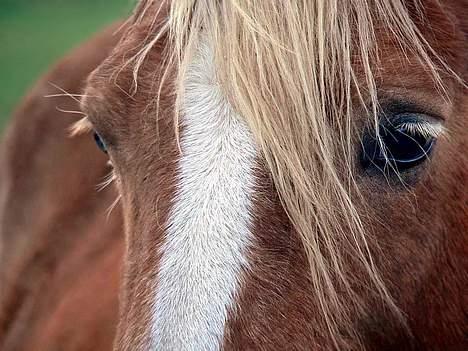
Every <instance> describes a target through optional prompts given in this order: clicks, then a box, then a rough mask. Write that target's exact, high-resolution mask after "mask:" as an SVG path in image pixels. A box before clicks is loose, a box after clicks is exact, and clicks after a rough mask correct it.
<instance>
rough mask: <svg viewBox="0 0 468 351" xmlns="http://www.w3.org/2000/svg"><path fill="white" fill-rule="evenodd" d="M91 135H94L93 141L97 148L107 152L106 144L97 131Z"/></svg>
mask: <svg viewBox="0 0 468 351" xmlns="http://www.w3.org/2000/svg"><path fill="white" fill-rule="evenodd" d="M93 136H94V141H95V142H96V145H97V146H98V148H99V149H100V150H101V151H102V152H104V153H105V154H107V146H106V143H105V142H104V140H103V139H102V137H101V136H100V135H99V133H98V132H94V133H93Z"/></svg>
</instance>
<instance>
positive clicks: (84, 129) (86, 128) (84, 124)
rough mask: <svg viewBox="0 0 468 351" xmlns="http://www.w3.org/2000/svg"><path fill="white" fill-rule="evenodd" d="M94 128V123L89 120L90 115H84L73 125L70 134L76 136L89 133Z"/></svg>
mask: <svg viewBox="0 0 468 351" xmlns="http://www.w3.org/2000/svg"><path fill="white" fill-rule="evenodd" d="M92 130H93V125H92V124H91V122H90V121H89V119H88V117H84V118H81V119H80V120H78V121H77V122H75V123H73V124H72V125H71V127H70V136H71V137H75V136H78V135H82V134H87V133H89V132H91V131H92Z"/></svg>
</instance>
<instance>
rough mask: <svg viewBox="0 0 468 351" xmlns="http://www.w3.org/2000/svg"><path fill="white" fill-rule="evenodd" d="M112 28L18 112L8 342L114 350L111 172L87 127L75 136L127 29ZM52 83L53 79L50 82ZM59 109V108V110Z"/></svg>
mask: <svg viewBox="0 0 468 351" xmlns="http://www.w3.org/2000/svg"><path fill="white" fill-rule="evenodd" d="M115 30H116V27H113V28H110V29H107V30H106V31H104V32H103V33H101V34H99V35H97V36H96V37H94V38H93V39H92V40H90V41H89V42H88V43H86V44H84V45H83V46H81V47H80V48H78V49H77V50H75V51H73V52H72V53H71V54H70V55H68V56H66V57H65V58H64V59H63V60H61V61H60V62H59V63H58V64H57V65H56V66H55V67H54V68H53V69H52V70H51V71H50V72H49V73H48V74H47V75H45V76H44V77H43V78H42V79H41V80H40V81H39V82H38V83H37V84H36V85H35V87H34V88H33V89H32V91H31V92H30V93H29V94H28V96H27V97H26V98H25V100H24V101H23V103H22V104H21V106H20V107H19V108H18V109H17V111H16V112H15V114H14V116H13V118H12V121H11V123H10V126H9V127H8V129H7V131H6V135H5V136H4V138H3V143H2V146H1V158H0V159H1V161H0V164H1V166H0V237H1V240H0V243H1V245H2V246H1V247H0V248H1V252H0V349H1V350H3V351H13V350H44V351H45V350H81V351H83V350H110V349H111V348H112V342H113V337H114V330H115V327H116V322H117V316H118V305H117V297H118V284H119V267H120V262H121V258H122V250H123V236H122V222H121V215H120V212H119V209H118V208H116V209H115V210H114V211H113V213H112V214H111V215H110V216H109V217H108V216H107V214H106V213H107V209H108V208H109V206H110V205H111V204H112V202H113V201H114V200H115V197H116V193H115V191H114V189H113V188H112V187H108V188H106V189H105V190H103V191H101V192H97V191H96V187H97V184H99V183H101V182H102V181H103V180H104V177H105V176H106V175H107V173H108V172H109V169H108V166H107V165H106V162H107V159H106V157H104V156H103V154H102V153H100V152H99V150H98V149H96V146H95V145H94V143H93V141H92V139H91V138H90V137H89V135H85V136H79V137H74V138H70V136H69V134H70V133H69V128H70V126H71V125H72V124H73V122H74V121H76V120H78V119H79V116H78V115H76V114H70V113H66V112H61V111H60V110H59V109H61V110H73V111H77V110H79V106H78V103H77V102H76V101H75V100H73V99H72V98H70V97H68V96H64V97H50V98H46V97H45V96H46V95H50V94H57V93H61V91H58V90H57V88H56V87H55V86H58V87H60V88H62V89H64V90H65V91H67V92H69V93H72V94H80V93H81V92H82V88H83V84H84V82H85V78H86V77H87V75H88V74H89V73H90V72H91V71H92V70H93V69H94V68H96V66H97V65H98V64H99V63H100V62H101V61H102V60H103V59H104V58H105V57H106V56H107V55H108V53H109V50H110V49H111V48H112V47H113V46H114V45H115V44H116V42H117V40H118V39H119V35H115V34H114V32H115ZM51 83H53V84H54V85H55V86H54V85H52V84H51ZM57 108H59V109H57Z"/></svg>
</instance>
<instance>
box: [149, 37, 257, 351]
mask: <svg viewBox="0 0 468 351" xmlns="http://www.w3.org/2000/svg"><path fill="white" fill-rule="evenodd" d="M181 118H182V125H183V128H182V129H181V133H182V134H181V149H182V156H181V158H180V160H179V167H178V171H179V178H178V187H177V194H176V197H175V199H174V205H173V208H172V212H171V214H170V216H169V222H168V227H167V229H166V238H165V243H164V245H163V247H162V248H161V250H162V259H161V262H160V269H159V274H158V279H157V281H158V282H157V292H156V299H155V303H154V320H153V328H152V345H151V349H152V350H158V351H166V350H174V351H175V350H177V351H180V350H197V351H199V350H200V351H201V350H219V349H220V347H221V344H222V341H223V335H224V329H225V324H226V320H227V317H228V316H227V314H228V310H229V309H230V308H232V307H233V306H234V303H235V296H236V292H237V291H238V288H239V279H240V277H241V274H242V267H245V266H246V265H247V262H246V248H247V247H248V246H249V243H250V239H251V233H250V229H251V228H250V225H251V216H250V212H251V206H252V192H253V185H254V163H255V156H256V147H255V144H254V141H253V137H252V135H251V133H250V131H249V130H248V128H247V126H246V125H245V123H244V122H243V121H242V120H241V119H240V118H238V116H236V115H235V113H234V112H233V111H232V109H231V107H230V105H229V104H228V103H227V101H226V99H225V97H224V96H223V95H222V94H221V92H220V90H219V87H218V86H217V84H216V82H215V74H214V67H213V58H212V56H211V53H210V50H209V49H208V47H207V46H201V48H200V49H199V51H198V53H197V55H196V56H195V59H194V62H193V63H192V65H191V67H190V68H189V71H188V73H187V77H186V80H185V95H184V114H183V116H181Z"/></svg>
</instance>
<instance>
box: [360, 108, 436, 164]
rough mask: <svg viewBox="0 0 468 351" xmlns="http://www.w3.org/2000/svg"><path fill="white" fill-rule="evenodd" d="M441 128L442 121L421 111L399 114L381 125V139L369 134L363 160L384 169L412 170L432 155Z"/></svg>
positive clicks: (364, 142)
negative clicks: (431, 118) (427, 117)
mask: <svg viewBox="0 0 468 351" xmlns="http://www.w3.org/2000/svg"><path fill="white" fill-rule="evenodd" d="M441 129H442V127H441V126H440V124H437V123H434V122H432V121H429V120H428V119H426V118H421V116H420V115H418V114H409V113H408V114H402V115H399V116H398V118H395V119H393V121H391V122H385V123H381V124H380V125H379V135H380V141H379V140H378V139H377V137H376V136H375V135H371V134H370V133H369V134H368V135H367V137H365V139H364V140H363V152H362V158H361V163H362V165H363V167H364V168H366V169H367V168H370V167H374V168H377V169H379V170H381V171H383V172H384V173H386V172H388V170H390V169H391V170H393V171H395V172H402V171H405V170H408V169H410V168H412V167H415V166H417V165H419V164H420V163H422V162H424V161H425V160H426V159H427V158H428V156H429V155H430V153H431V151H432V148H433V146H434V144H435V141H436V136H437V133H438V132H439V131H440V130H441ZM374 134H375V133H374Z"/></svg>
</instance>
